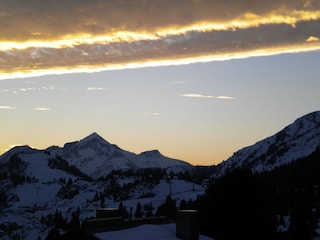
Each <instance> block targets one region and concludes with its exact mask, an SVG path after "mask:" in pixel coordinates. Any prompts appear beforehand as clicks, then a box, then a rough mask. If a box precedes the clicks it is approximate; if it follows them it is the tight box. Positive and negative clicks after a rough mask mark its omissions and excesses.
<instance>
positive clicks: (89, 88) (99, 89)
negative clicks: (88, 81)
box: [87, 87, 104, 91]
mask: <svg viewBox="0 0 320 240" xmlns="http://www.w3.org/2000/svg"><path fill="white" fill-rule="evenodd" d="M87 90H88V91H102V90H104V88H103V87H88V88H87Z"/></svg>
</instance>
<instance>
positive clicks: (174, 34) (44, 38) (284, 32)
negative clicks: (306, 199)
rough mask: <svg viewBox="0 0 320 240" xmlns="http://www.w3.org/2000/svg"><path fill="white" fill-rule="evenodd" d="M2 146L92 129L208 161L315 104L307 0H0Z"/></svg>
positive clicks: (319, 57)
mask: <svg viewBox="0 0 320 240" xmlns="http://www.w3.org/2000/svg"><path fill="white" fill-rule="evenodd" d="M0 23H1V24H0V118H1V125H0V134H1V138H0V154H1V153H3V152H5V151H7V150H8V149H10V148H11V147H13V146H16V145H25V144H28V145H30V146H32V147H36V148H40V149H44V148H46V147H49V146H51V145H58V146H63V144H64V143H66V142H70V141H75V140H80V139H82V138H84V137H85V136H87V135H89V134H90V133H92V132H97V133H98V134H99V135H101V136H102V137H103V138H105V139H106V140H107V141H108V142H110V143H114V144H117V145H118V146H119V147H121V148H123V149H125V150H128V151H131V152H135V153H140V152H142V151H146V150H151V149H158V150H159V151H160V152H161V153H163V154H164V155H166V156H169V157H173V158H177V159H181V160H185V161H188V162H190V163H192V164H195V165H211V164H218V163H219V162H221V161H222V160H226V159H227V158H228V157H230V156H231V155H232V154H233V152H235V151H237V150H239V149H240V148H243V147H246V146H248V145H251V144H254V143H255V142H257V141H259V140H262V139H264V138H266V137H268V136H270V135H272V134H274V133H276V132H277V131H279V130H281V129H282V128H284V127H285V126H286V125H288V124H290V123H292V122H293V121H294V120H295V119H296V118H298V117H301V116H302V115H304V114H307V113H309V112H312V111H316V110H319V105H320V96H319V91H318V90H319V89H320V81H319V78H320V69H319V62H320V40H319V39H320V28H319V26H320V2H319V1H317V0H296V1H291V0H290V1H289V0H281V1H279V0H271V1H267V2H266V1H262V0H240V1H226V0H224V1H221V0H175V1H166V0H135V1H130V0H105V1H102V0H91V1H84V0H69V1H67V2H66V1H61V0H55V1H52V0H29V1H18V0H0Z"/></svg>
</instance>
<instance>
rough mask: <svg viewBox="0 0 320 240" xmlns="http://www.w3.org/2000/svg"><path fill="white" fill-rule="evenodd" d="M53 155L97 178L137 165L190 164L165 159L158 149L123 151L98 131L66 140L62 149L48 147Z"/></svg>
mask: <svg viewBox="0 0 320 240" xmlns="http://www.w3.org/2000/svg"><path fill="white" fill-rule="evenodd" d="M47 151H49V152H51V153H52V155H54V154H57V155H59V156H61V157H62V158H63V159H65V160H67V161H68V162H69V164H70V165H72V166H76V167H77V168H78V169H80V170H81V171H82V172H84V173H86V174H87V175H89V176H91V177H92V178H94V179H97V178H99V177H101V176H105V175H107V174H108V173H110V172H111V171H112V170H119V169H122V170H123V169H139V168H155V167H157V168H168V167H173V166H179V167H181V168H184V169H188V168H190V167H191V165H190V164H189V163H186V162H183V161H180V160H176V159H172V158H168V157H165V156H163V155H161V153H160V152H159V151H157V150H153V151H147V152H143V153H141V154H139V155H137V154H134V153H131V152H128V151H125V150H122V149H121V148H119V147H118V146H117V145H114V144H110V143H109V142H107V141H106V140H104V139H103V138H102V137H101V136H99V135H98V134H97V133H92V134H91V135H89V136H88V137H86V138H84V139H82V140H80V141H78V142H73V143H67V144H65V145H64V147H63V148H60V149H59V148H52V147H51V148H48V149H47Z"/></svg>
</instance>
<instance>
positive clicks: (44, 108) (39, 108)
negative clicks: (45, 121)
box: [33, 107, 51, 111]
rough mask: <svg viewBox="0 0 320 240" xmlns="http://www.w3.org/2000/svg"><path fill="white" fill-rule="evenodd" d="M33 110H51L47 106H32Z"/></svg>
mask: <svg viewBox="0 0 320 240" xmlns="http://www.w3.org/2000/svg"><path fill="white" fill-rule="evenodd" d="M33 110H34V111H51V109H50V108H47V107H35V108H33Z"/></svg>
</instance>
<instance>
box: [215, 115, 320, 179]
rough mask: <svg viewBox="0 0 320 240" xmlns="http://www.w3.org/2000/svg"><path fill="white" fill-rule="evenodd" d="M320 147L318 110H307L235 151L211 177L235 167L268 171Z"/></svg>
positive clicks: (319, 117)
mask: <svg viewBox="0 0 320 240" xmlns="http://www.w3.org/2000/svg"><path fill="white" fill-rule="evenodd" d="M319 147H320V111H317V112H312V113H309V114H307V115H305V116H303V117H301V118H299V119H297V120H296V121H295V122H293V123H292V124H290V125H289V126H287V127H285V128H284V129H283V130H281V131H279V132H278V133H276V134H275V135H273V136H271V137H268V138H266V139H264V140H262V141H259V142H257V143H256V144H254V145H252V146H249V147H246V148H243V149H241V150H239V151H237V152H236V153H235V154H234V155H233V156H232V157H230V158H229V159H227V160H226V161H224V162H222V163H221V164H219V165H218V166H217V169H216V173H215V174H214V175H213V177H214V178H218V177H220V176H223V175H224V174H225V173H226V172H227V171H232V170H233V169H236V168H251V169H252V170H253V171H254V172H263V171H270V170H272V169H274V168H275V167H278V166H281V165H284V164H288V163H290V162H292V161H295V160H297V159H299V158H302V157H305V156H308V155H310V154H311V153H312V152H314V151H315V150H316V149H317V148H319Z"/></svg>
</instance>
